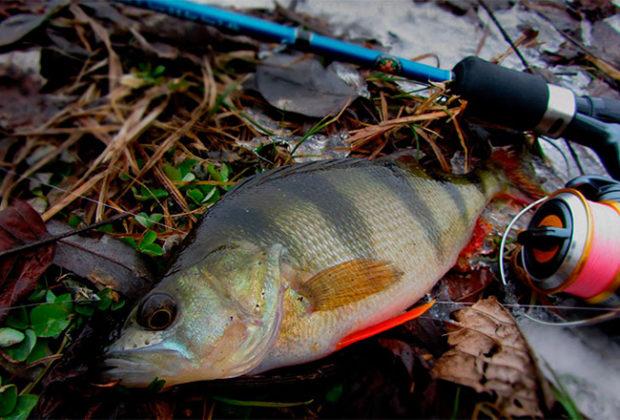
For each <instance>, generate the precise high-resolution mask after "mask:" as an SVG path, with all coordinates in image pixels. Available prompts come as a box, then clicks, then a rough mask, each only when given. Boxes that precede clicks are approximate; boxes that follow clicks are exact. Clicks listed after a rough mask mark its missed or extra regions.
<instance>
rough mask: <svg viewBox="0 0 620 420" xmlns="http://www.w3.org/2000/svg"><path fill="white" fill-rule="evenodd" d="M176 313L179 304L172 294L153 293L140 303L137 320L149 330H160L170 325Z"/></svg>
mask: <svg viewBox="0 0 620 420" xmlns="http://www.w3.org/2000/svg"><path fill="white" fill-rule="evenodd" d="M176 315H177V305H176V303H175V301H174V299H173V298H172V296H170V295H168V294H166V293H153V294H152V295H149V296H147V297H146V298H145V299H144V300H143V301H142V303H141V304H140V307H139V308H138V316H137V321H138V324H140V325H141V326H143V327H144V328H146V329H148V330H152V331H159V330H163V329H165V328H167V327H169V326H170V324H172V322H173V321H174V319H175V318H176Z"/></svg>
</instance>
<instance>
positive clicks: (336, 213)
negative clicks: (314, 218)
mask: <svg viewBox="0 0 620 420" xmlns="http://www.w3.org/2000/svg"><path fill="white" fill-rule="evenodd" d="M289 181H292V182H289V183H288V184H283V185H282V187H284V190H285V191H286V193H287V194H290V195H291V196H292V197H291V199H292V200H298V201H300V202H306V203H309V204H311V205H312V207H314V208H316V209H317V210H318V212H319V216H320V217H322V218H323V219H324V220H325V222H326V223H327V224H328V225H329V226H333V227H334V229H333V230H332V233H333V234H335V235H336V237H337V239H338V241H339V242H340V243H341V244H342V245H343V246H344V247H345V248H346V249H347V250H349V251H350V254H351V256H360V257H363V256H366V255H360V254H361V251H362V250H364V249H368V248H369V247H370V246H372V243H373V242H372V229H371V228H370V226H369V225H368V223H367V222H366V218H365V217H364V215H363V214H362V213H361V212H360V210H359V209H358V208H357V207H356V205H355V203H354V202H353V201H351V199H350V198H349V196H347V195H346V194H343V193H342V192H341V191H339V190H338V189H337V188H335V187H334V185H333V184H332V182H331V180H330V179H329V178H328V177H327V176H325V174H324V173H320V172H315V173H311V174H306V175H305V176H304V177H299V178H297V179H295V180H294V181H293V178H290V179H289ZM309 190H315V193H311V194H309ZM309 197H312V200H311V201H309V200H308V199H309ZM349 232H356V234H355V236H351V235H350V234H349ZM358 235H359V236H358ZM358 237H362V238H367V241H366V243H363V244H362V243H359V240H358V239H356V238H358Z"/></svg>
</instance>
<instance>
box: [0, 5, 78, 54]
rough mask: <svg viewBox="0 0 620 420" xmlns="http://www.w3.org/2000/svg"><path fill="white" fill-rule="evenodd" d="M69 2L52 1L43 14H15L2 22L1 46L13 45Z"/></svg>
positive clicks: (0, 28) (0, 26)
mask: <svg viewBox="0 0 620 420" xmlns="http://www.w3.org/2000/svg"><path fill="white" fill-rule="evenodd" d="M67 4H69V0H56V1H53V2H51V3H50V5H49V6H48V7H47V9H46V10H45V13H43V14H41V15H26V14H22V15H14V16H11V17H9V18H8V19H5V20H4V21H2V23H0V47H4V46H7V45H11V44H13V43H15V42H17V41H19V40H20V39H22V38H23V37H24V36H26V35H28V34H29V33H30V32H32V31H34V30H35V29H36V28H38V27H39V26H41V25H42V24H43V22H45V21H46V20H47V19H49V17H50V16H51V15H53V14H54V13H56V12H57V11H58V10H60V8H62V7H63V6H65V5H67Z"/></svg>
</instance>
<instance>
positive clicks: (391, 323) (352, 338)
mask: <svg viewBox="0 0 620 420" xmlns="http://www.w3.org/2000/svg"><path fill="white" fill-rule="evenodd" d="M434 304H435V301H434V300H431V301H430V302H427V303H425V304H423V305H420V306H416V307H415V308H413V309H411V310H409V311H407V312H405V313H404V314H401V315H398V316H395V317H394V318H390V319H388V320H386V321H383V322H381V323H379V324H377V325H373V326H371V327H368V328H364V329H363V330H359V331H356V332H354V333H352V334H349V335H347V336H346V337H344V338H343V339H342V340H340V341H339V342H338V344H337V345H336V350H340V349H341V348H343V347H347V346H349V345H351V344H353V343H355V342H357V341H360V340H364V339H366V338H368V337H372V336H373V335H377V334H379V333H382V332H383V331H387V330H389V329H392V328H394V327H397V326H399V325H402V324H404V323H405V322H407V321H411V320H412V319H415V318H417V317H419V316H420V315H422V314H423V313H425V312H426V311H428V310H429V309H430V308H431V306H433V305H434Z"/></svg>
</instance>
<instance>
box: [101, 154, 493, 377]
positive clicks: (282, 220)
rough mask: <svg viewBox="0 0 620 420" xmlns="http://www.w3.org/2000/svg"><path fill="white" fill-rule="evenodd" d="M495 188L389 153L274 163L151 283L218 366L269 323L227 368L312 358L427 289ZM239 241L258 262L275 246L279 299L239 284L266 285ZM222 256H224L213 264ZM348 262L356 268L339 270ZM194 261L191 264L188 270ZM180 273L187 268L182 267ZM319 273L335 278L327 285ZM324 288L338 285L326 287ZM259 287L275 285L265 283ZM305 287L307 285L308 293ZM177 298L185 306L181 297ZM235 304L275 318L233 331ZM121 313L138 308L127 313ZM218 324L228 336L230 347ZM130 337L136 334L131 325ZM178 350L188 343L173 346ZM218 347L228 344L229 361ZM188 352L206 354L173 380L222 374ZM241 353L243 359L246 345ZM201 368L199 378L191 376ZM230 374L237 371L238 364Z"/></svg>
mask: <svg viewBox="0 0 620 420" xmlns="http://www.w3.org/2000/svg"><path fill="white" fill-rule="evenodd" d="M500 186H501V183H500V182H499V180H498V178H497V177H496V176H494V175H493V174H491V173H489V172H486V173H482V174H479V176H472V177H465V178H463V177H446V176H444V177H441V178H436V177H435V178H434V177H431V176H429V175H428V174H426V173H424V172H423V171H422V170H421V169H419V168H418V167H416V166H413V165H407V164H404V163H402V162H396V161H391V160H381V161H374V162H371V161H367V160H362V159H345V160H332V161H322V162H313V163H308V164H301V165H294V166H291V167H285V168H279V169H276V170H273V171H271V172H267V173H264V174H260V175H257V176H255V177H254V178H252V179H250V180H248V181H245V182H244V183H243V184H241V185H240V186H239V187H237V188H236V189H234V190H233V191H231V192H229V193H228V194H227V195H226V196H225V197H224V198H223V199H222V200H221V201H220V202H219V203H218V204H217V205H215V206H214V207H213V208H212V209H211V210H210V211H209V212H208V213H207V214H206V215H205V216H204V217H203V219H202V220H201V222H200V224H199V225H198V226H197V228H196V229H195V231H194V232H193V234H192V238H191V239H189V240H188V241H187V242H186V244H185V249H184V250H183V251H182V253H181V254H180V256H179V257H178V259H177V261H176V263H175V264H174V265H173V268H172V269H171V271H170V274H169V275H168V276H167V277H166V278H164V279H163V281H162V282H161V283H160V285H159V286H158V287H157V288H156V289H155V290H156V291H157V290H158V289H159V290H162V291H164V292H166V293H170V294H171V295H172V296H175V297H177V299H178V300H179V302H178V305H179V306H180V307H181V311H180V312H181V314H180V317H181V320H180V321H178V322H177V324H181V327H183V325H182V323H184V322H187V323H192V322H194V321H193V320H194V318H197V317H202V318H204V319H205V320H204V321H200V322H201V324H200V325H196V323H195V322H194V324H193V325H191V326H188V327H184V328H185V329H190V330H191V331H192V334H193V336H196V337H198V336H200V337H201V338H200V339H201V340H206V341H209V340H210V341H211V342H214V343H215V342H216V343H218V344H217V346H216V345H215V344H213V343H211V344H209V345H210V346H212V347H214V348H216V349H219V350H217V351H216V350H213V351H211V353H209V354H213V352H216V353H217V352H220V353H221V355H220V356H218V359H217V360H218V362H217V363H219V364H223V365H226V366H228V365H231V366H232V365H233V364H234V363H233V362H232V361H231V360H233V359H234V357H235V356H234V355H235V354H237V353H239V352H237V351H235V350H234V348H233V347H234V344H233V342H234V341H235V340H237V341H239V342H241V341H242V340H243V339H244V337H246V336H248V335H254V334H259V333H260V331H262V330H261V328H267V327H268V326H271V327H272V328H276V327H277V328H278V330H277V331H276V332H275V333H274V332H273V331H274V330H269V331H272V332H270V334H275V335H274V337H275V338H274V339H273V342H270V343H269V344H268V345H265V344H264V343H262V344H260V346H259V347H257V348H260V349H261V351H263V353H261V354H260V355H257V356H256V358H257V359H260V360H256V361H254V360H252V361H250V362H248V361H247V360H243V361H239V362H238V363H237V364H242V365H243V366H250V365H251V366H252V369H251V370H249V371H248V372H245V373H258V372H262V371H265V370H269V369H273V368H277V367H281V366H287V365H292V364H298V363H303V362H307V361H310V360H315V359H317V358H320V357H323V356H325V355H327V354H329V353H331V352H333V351H334V350H335V349H336V348H337V345H338V342H339V341H340V340H341V339H342V338H343V337H345V336H347V335H348V334H350V333H352V332H354V331H358V330H361V329H364V328H366V327H369V326H372V325H376V324H378V323H381V322H382V321H385V320H386V319H389V318H391V317H394V316H396V315H398V314H400V313H402V311H404V310H405V309H406V308H407V307H409V306H411V305H412V304H414V303H415V302H416V301H417V300H419V299H420V298H421V297H422V296H423V295H424V294H425V293H427V292H428V291H429V290H430V289H431V288H432V286H433V285H434V284H435V282H436V281H437V280H438V279H439V278H440V277H441V276H442V275H443V274H444V273H445V272H446V271H448V270H449V269H450V267H452V265H453V264H454V263H455V261H456V258H457V256H458V254H459V252H460V250H461V249H462V248H463V246H464V245H465V244H466V243H467V241H468V239H469V237H470V235H471V232H472V230H473V227H474V226H475V222H476V219H477V217H478V215H479V214H480V212H481V211H482V209H483V208H484V207H485V205H486V203H487V202H488V200H489V199H490V197H491V196H492V195H493V194H494V193H495V192H497V191H498V190H499V188H500ZM238 243H242V244H249V245H243V246H244V247H246V248H247V247H249V248H248V249H249V250H246V251H243V252H246V253H247V255H248V257H247V258H250V259H253V258H257V259H260V258H267V257H264V256H263V257H259V255H266V254H267V253H268V252H270V251H269V250H273V249H274V246H278V247H281V249H282V250H283V251H282V252H283V253H284V254H283V255H285V257H282V258H284V259H283V260H282V261H285V263H282V264H283V265H282V266H281V267H280V268H279V269H278V270H276V271H278V272H279V273H280V274H279V275H280V277H281V278H280V279H278V281H280V283H279V284H281V286H280V290H281V293H282V294H281V295H280V297H277V296H276V295H274V293H271V295H270V296H265V292H264V291H263V293H262V294H260V295H259V293H258V291H260V290H261V287H262V286H260V284H256V283H252V284H249V283H247V284H248V285H247V286H244V284H246V283H244V282H252V281H259V282H261V281H264V280H263V277H261V276H259V275H257V274H256V273H259V272H260V270H261V268H260V267H261V263H256V264H257V265H256V266H255V267H254V266H251V265H249V266H250V267H254V268H252V269H250V268H247V267H246V264H245V263H242V264H241V265H239V261H245V260H239V257H236V256H235V255H236V254H235V253H238V252H241V251H234V250H231V251H230V253H228V251H226V249H227V247H229V246H230V244H238ZM253 247H255V250H253V249H254V248H253ZM242 248H243V247H242ZM233 249H234V247H233ZM243 249H245V248H243ZM278 249H280V248H278ZM243 252H242V253H243ZM254 256H256V257H254ZM244 258H245V257H244ZM220 259H224V260H223V261H227V263H226V264H224V265H221V266H220V265H219V263H218V261H220ZM266 261H268V260H266ZM356 261H359V263H356ZM373 261H375V263H373ZM351 263H354V264H353V265H350V266H349V265H347V264H351ZM237 266H239V267H240V268H239V269H237ZM196 267H199V269H198V270H197V271H196V270H195V268H196ZM218 267H220V268H218ZM222 267H224V268H222ZM243 267H246V268H243ZM338 267H341V268H342V270H340V271H339V270H338ZM355 267H358V268H355ZM366 267H367V268H366ZM381 267H384V268H381ZM357 269H360V270H366V269H367V270H371V271H372V272H375V274H374V275H376V276H379V277H377V281H379V280H380V279H382V278H383V279H384V277H385V276H394V278H393V279H391V280H390V281H389V282H388V283H386V285H385V286H381V287H383V288H380V287H379V286H378V284H379V283H377V282H376V281H374V280H372V281H371V280H364V279H363V277H364V275H363V271H362V274H361V275H362V277H356V276H357V275H358V274H355V273H354V272H353V271H351V272H349V271H350V270H357ZM192 270H193V271H192ZM237 270H241V272H240V273H237V272H236V271H237ZM242 270H246V271H247V272H243V271H242ZM252 270H254V271H252ZM343 270H344V271H343ZM347 270H349V271H347ZM376 270H378V271H376ZM190 272H191V273H194V274H192V275H191V276H190V275H189V274H187V273H190ZM196 273H198V274H196ZM252 273H254V274H252ZM330 273H331V274H330ZM343 273H344V274H343ZM390 273H393V274H390ZM342 275H350V276H352V277H351V279H352V280H351V281H352V283H351V285H350V286H348V285H347V284H343V283H342V282H341V277H340V276H342ZM368 275H369V276H372V275H373V274H372V273H371V272H369V273H368ZM329 276H335V277H333V278H334V280H332V277H329ZM190 277H191V278H190ZM367 278H368V279H371V278H372V277H367ZM207 279H208V281H207ZM252 279H256V280H252ZM321 279H323V280H321ZM382 281H383V280H382ZM230 282H241V283H230ZM357 282H359V283H357ZM358 284H359V287H357V285H358ZM209 285H211V287H213V288H214V289H217V290H219V292H217V293H223V292H222V291H224V292H225V293H224V295H222V296H225V297H226V298H225V299H223V298H221V299H219V300H217V297H216V295H217V293H213V292H209V293H203V292H202V289H201V288H204V287H209ZM233 285H236V286H235V287H233ZM216 286H217V287H216ZM332 287H334V288H339V289H338V290H335V291H331V290H330V288H332ZM308 288H310V289H308ZM364 288H367V290H368V291H366V289H364ZM373 288H376V290H375V289H373ZM188 289H191V291H188ZM276 289H277V288H276ZM226 290H227V291H226ZM263 290H267V289H263ZM269 290H275V289H274V286H273V285H272V286H270V288H269ZM309 290H314V292H313V293H311V294H308V291H309ZM332 292H333V293H332ZM152 293H155V291H154V292H152ZM322 293H327V294H328V295H330V296H331V297H329V296H326V299H332V303H330V304H328V305H325V304H322V302H321V301H320V300H321V299H322ZM365 293H368V295H366V294H365ZM186 295H187V296H188V297H187V298H186V299H188V300H191V305H187V302H186V301H184V298H183V296H186ZM200 296H205V297H204V298H202V299H207V300H208V301H209V303H208V304H206V305H205V306H207V307H209V308H211V311H210V312H204V313H203V309H202V308H200V306H199V304H198V302H197V300H199V299H201V297H200ZM231 299H232V300H233V301H234V300H235V299H237V300H238V302H237V303H235V304H234V305H232V304H231V305H228V306H227V304H226V302H224V301H225V300H231ZM317 299H318V301H317ZM184 304H185V305H186V306H191V308H192V310H193V311H199V312H200V314H199V315H200V316H198V314H196V315H194V314H189V313H187V312H190V311H189V309H186V310H185V312H184V311H183V310H184V306H183V305H184ZM235 305H236V307H246V308H252V307H254V306H256V308H257V309H256V311H257V315H256V316H257V317H259V315H260V311H262V308H263V307H265V308H272V307H273V306H271V305H280V306H281V308H280V309H281V310H280V311H278V312H277V317H276V318H274V319H269V322H272V323H273V324H272V325H268V323H267V324H265V322H267V321H265V320H263V321H258V318H257V320H255V321H244V322H246V324H247V323H252V322H257V323H256V327H253V328H252V329H251V331H250V330H249V329H248V330H247V331H246V332H245V333H243V332H242V327H240V326H239V325H237V324H235V322H240V321H239V320H240V319H251V317H252V316H253V315H252V313H251V311H249V312H248V310H245V312H243V313H238V312H235V310H234V309H231V308H234V307H235ZM240 305H241V306H240ZM321 308H327V309H321ZM274 313H276V312H274ZM218 314H221V316H219V317H218ZM131 316H133V317H136V316H137V315H136V314H135V312H134V313H133V314H132V315H131ZM131 316H130V317H131ZM244 317H245V318H244ZM248 317H249V318H248ZM261 323H262V324H261ZM133 325H134V327H135V323H134V324H133ZM176 328H180V327H179V326H178V325H177V326H176ZM200 328H207V329H209V328H210V329H212V330H213V331H218V333H217V334H216V335H217V337H208V334H202V335H201V333H199V331H200ZM226 331H231V333H230V337H228V341H229V342H230V343H231V344H230V345H228V347H227V344H226V334H227V332H226ZM142 333H143V332H142V331H140V334H142ZM167 334H168V335H169V336H170V337H176V336H180V334H176V335H174V334H172V332H167ZM265 334H266V333H265ZM134 336H135V337H138V336H140V337H142V335H139V334H138V333H137V332H136V333H134ZM203 336H205V337H206V338H205V337H203ZM220 336H223V337H220ZM127 337H129V338H122V339H121V340H120V342H121V344H117V345H116V349H117V350H116V354H121V355H122V349H123V346H126V345H127V344H123V343H124V342H123V341H122V340H123V339H124V340H126V342H127V343H129V342H131V343H134V345H135V340H134V341H132V340H133V339H132V338H131V337H132V335H131V334H129V333H127ZM259 338H260V337H259ZM168 340H169V341H175V340H178V339H177V338H169V339H168ZM222 340H223V341H222ZM160 341H161V343H160V344H158V345H160V346H164V345H166V343H167V342H166V338H165V334H164V338H162V339H161V340H160ZM181 341H182V340H181ZM247 343H250V344H247V345H257V346H258V344H256V343H260V340H259V339H257V338H256V337H253V338H252V340H250V341H247ZM204 346H205V347H208V346H207V344H205V345H204ZM240 346H242V345H238V346H237V347H240ZM113 347H114V346H113ZM177 347H182V348H187V347H188V345H183V343H177ZM196 347H200V344H198V345H197V344H196V343H191V348H192V349H196ZM221 349H227V350H226V351H228V352H230V356H229V357H228V356H226V351H224V350H221ZM151 351H152V349H151ZM194 351H195V350H194ZM257 351H258V350H257ZM186 353H187V352H186ZM220 353H218V354H220ZM239 354H241V353H239ZM140 357H141V358H144V357H145V356H143V355H140ZM196 357H197V358H198V359H201V357H202V358H203V359H204V360H202V359H201V360H199V361H195V360H194V361H192V362H193V363H194V364H193V365H192V366H195V367H194V368H193V369H195V371H193V372H184V373H183V374H179V375H178V376H179V377H178V378H172V379H171V381H172V382H186V381H188V380H194V377H197V378H202V379H213V377H214V376H215V377H226V374H225V373H223V372H225V371H226V369H228V368H226V369H224V368H221V369H215V368H212V367H210V366H206V365H208V364H209V363H210V362H209V360H207V359H209V357H211V359H213V356H209V357H207V356H196ZM226 357H228V359H231V360H227V359H226ZM238 357H242V356H238ZM243 357H244V358H247V357H249V356H248V351H245V352H244V353H243ZM134 358H135V357H134ZM201 363H202V364H201ZM149 369H151V370H152V369H154V368H153V367H151V368H149ZM188 369H190V368H187V369H186V370H188ZM201 369H205V370H208V373H207V372H202V373H201ZM214 369H215V370H214ZM230 369H232V368H230ZM231 371H232V370H231ZM196 372H197V373H196ZM214 372H215V373H214ZM234 372H235V373H234V374H235V375H236V374H239V371H238V370H234ZM201 375H202V376H201ZM119 376H121V377H122V374H120V373H119ZM169 376H170V375H169ZM132 380H133V379H132ZM128 382H129V381H128ZM134 382H135V380H134Z"/></svg>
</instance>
